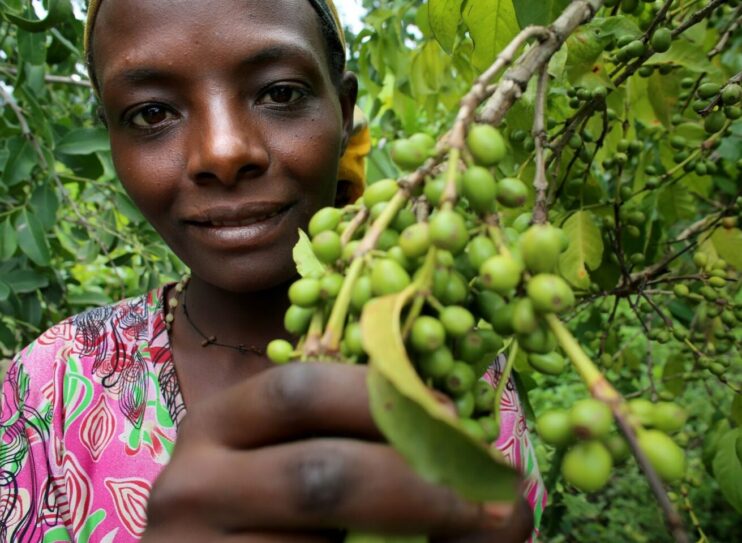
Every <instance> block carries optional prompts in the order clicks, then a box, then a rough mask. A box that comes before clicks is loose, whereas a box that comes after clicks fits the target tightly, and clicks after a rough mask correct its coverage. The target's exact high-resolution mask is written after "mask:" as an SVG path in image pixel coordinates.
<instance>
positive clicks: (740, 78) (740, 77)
mask: <svg viewBox="0 0 742 543" xmlns="http://www.w3.org/2000/svg"><path fill="white" fill-rule="evenodd" d="M740 83H742V72H738V73H737V74H736V75H734V76H733V77H732V78H731V79H730V80H729V81H727V83H726V85H724V88H726V87H728V86H730V85H738V84H740ZM718 105H721V92H719V94H717V95H716V96H714V99H713V100H711V102H709V105H707V106H706V107H705V108H703V109H702V110H701V112H700V113H699V115H701V117H706V116H708V115H709V114H710V113H711V112H712V111H714V108H716V106H718Z"/></svg>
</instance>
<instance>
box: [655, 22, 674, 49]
mask: <svg viewBox="0 0 742 543" xmlns="http://www.w3.org/2000/svg"><path fill="white" fill-rule="evenodd" d="M671 44H672V32H671V31H670V29H669V28H664V27H663V28H658V29H657V30H655V32H654V34H653V35H652V49H654V50H655V51H656V52H657V53H664V52H665V51H667V50H668V49H670V45H671Z"/></svg>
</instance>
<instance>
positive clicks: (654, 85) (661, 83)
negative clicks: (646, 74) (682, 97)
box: [647, 72, 680, 127]
mask: <svg viewBox="0 0 742 543" xmlns="http://www.w3.org/2000/svg"><path fill="white" fill-rule="evenodd" d="M679 93H680V84H679V81H678V80H677V78H672V77H667V76H664V75H660V74H659V72H654V73H653V74H652V75H651V77H650V78H649V83H648V88H647V97H648V98H649V102H650V103H651V104H652V107H653V108H654V112H655V114H656V115H657V119H659V121H660V122H662V124H663V125H665V126H666V127H670V118H671V117H672V114H673V112H674V110H675V106H676V105H677V103H678V94H679ZM651 124H653V123H650V125H651Z"/></svg>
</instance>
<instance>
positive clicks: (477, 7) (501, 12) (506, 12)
mask: <svg viewBox="0 0 742 543" xmlns="http://www.w3.org/2000/svg"><path fill="white" fill-rule="evenodd" d="M463 14H464V22H465V23H466V26H467V28H468V29H469V33H470V34H471V37H472V40H474V54H473V55H472V62H473V64H474V66H475V67H476V68H478V69H479V70H485V69H487V68H488V67H489V66H490V65H491V64H492V63H493V62H494V61H495V58H496V57H497V55H498V53H499V52H500V51H501V50H502V49H504V48H505V46H506V45H507V44H508V43H509V42H510V40H512V39H513V38H514V37H515V35H516V34H517V33H518V31H519V30H520V28H519V27H518V21H517V20H516V18H515V9H514V8H513V2H512V0H468V1H467V3H466V5H465V6H464V13H463Z"/></svg>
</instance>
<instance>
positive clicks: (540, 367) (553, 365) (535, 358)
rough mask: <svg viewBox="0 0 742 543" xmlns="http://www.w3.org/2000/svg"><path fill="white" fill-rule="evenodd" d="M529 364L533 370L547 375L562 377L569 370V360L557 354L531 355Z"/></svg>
mask: <svg viewBox="0 0 742 543" xmlns="http://www.w3.org/2000/svg"><path fill="white" fill-rule="evenodd" d="M528 363H529V364H530V365H531V366H532V367H533V369H535V370H536V371H539V372H541V373H544V374H546V375H561V374H562V373H563V372H564V370H565V369H566V368H567V360H566V359H565V358H564V357H563V356H562V355H560V354H559V353H557V352H551V353H546V354H539V353H530V354H529V355H528Z"/></svg>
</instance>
